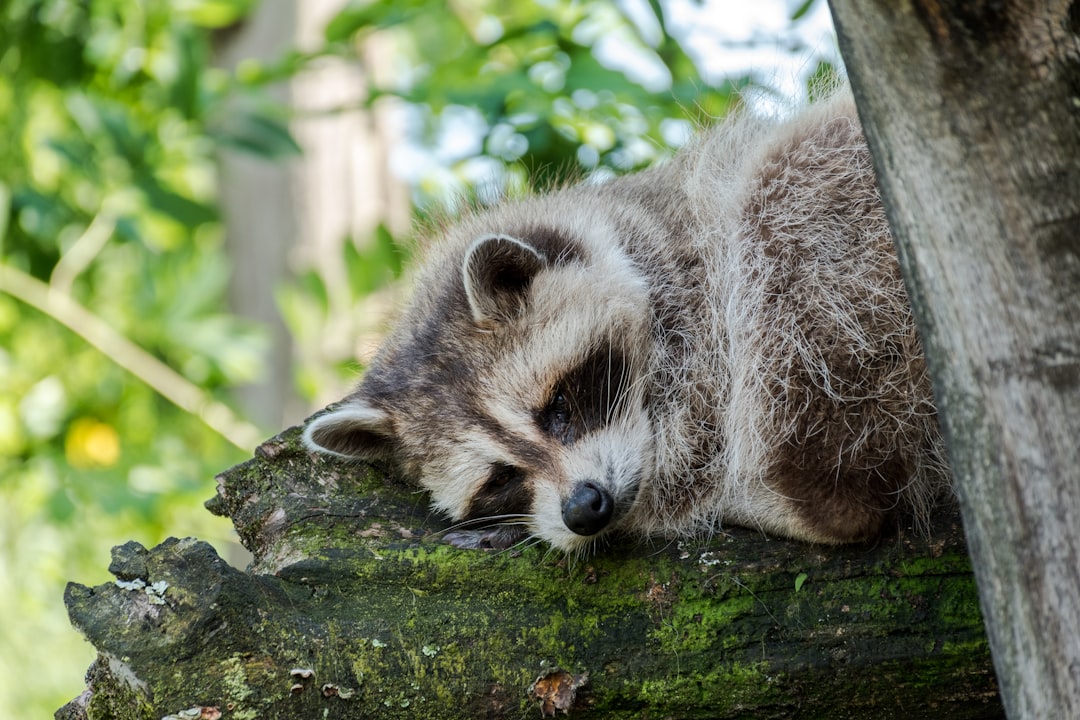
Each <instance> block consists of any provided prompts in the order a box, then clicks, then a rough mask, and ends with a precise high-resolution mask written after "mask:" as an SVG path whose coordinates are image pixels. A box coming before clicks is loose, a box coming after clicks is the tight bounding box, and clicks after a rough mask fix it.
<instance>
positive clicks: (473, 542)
mask: <svg viewBox="0 0 1080 720" xmlns="http://www.w3.org/2000/svg"><path fill="white" fill-rule="evenodd" d="M423 255H424V257H423V261H422V269H421V270H420V272H419V275H418V279H417V283H416V286H415V292H414V297H413V298H412V300H411V304H410V305H409V306H408V307H407V309H406V310H405V311H404V313H403V316H402V317H401V318H400V320H399V324H398V325H397V326H396V329H394V330H393V331H392V332H391V334H390V335H389V337H388V338H387V339H386V341H385V344H384V345H383V346H382V348H381V350H380V351H379V353H378V354H377V356H376V357H375V359H374V360H373V362H372V363H371V365H370V367H369V368H368V369H367V371H366V374H365V375H364V377H363V379H362V381H361V383H360V385H359V386H358V388H357V389H356V390H355V391H354V392H353V393H352V394H351V395H349V396H348V397H347V398H345V399H344V400H343V401H342V402H341V403H339V404H337V405H335V406H332V408H331V409H330V410H329V411H327V412H325V413H323V414H319V415H316V416H315V417H314V418H312V419H311V420H310V421H309V423H308V425H307V427H306V429H305V432H304V440H305V442H306V443H307V445H308V446H309V447H310V448H311V449H312V450H316V451H321V452H327V453H331V454H334V455H339V456H343V457H347V458H357V459H363V460H384V461H390V462H392V463H393V464H394V465H396V467H397V468H398V470H399V471H400V472H401V473H403V474H404V475H405V476H407V477H411V478H415V479H416V480H418V481H419V483H420V484H421V485H422V486H423V487H425V488H426V489H427V490H429V491H430V493H431V499H432V504H433V506H434V508H436V509H437V510H439V511H441V512H442V513H445V514H446V515H448V516H449V517H450V518H452V519H453V520H457V521H462V522H463V523H465V524H469V525H474V526H475V525H487V526H493V529H489V530H484V531H479V533H476V532H473V533H463V534H457V535H454V536H453V537H454V542H455V544H460V545H463V546H496V547H506V546H508V545H509V544H511V543H513V542H516V541H519V540H521V539H524V538H526V537H531V538H539V539H542V540H544V541H546V542H548V543H550V545H552V546H554V547H555V548H558V549H560V550H563V551H566V552H568V553H578V554H583V553H587V552H589V551H591V550H592V549H593V548H594V546H595V544H596V543H597V541H598V540H600V539H602V538H606V537H608V535H609V534H610V533H612V532H620V533H624V534H631V535H636V536H638V537H642V538H645V537H651V536H663V537H672V536H692V535H700V534H708V533H712V532H715V531H716V530H717V529H719V528H721V527H722V525H723V524H733V525H740V526H748V527H751V528H759V529H760V530H762V531H764V532H766V533H770V534H774V535H777V536H782V537H786V538H794V539H798V540H804V541H809V542H814V543H828V544H840V543H851V542H859V541H865V540H868V539H872V538H875V537H876V536H878V535H879V534H880V533H881V532H882V531H883V529H884V528H885V527H887V526H888V525H889V523H890V521H892V520H893V519H895V518H898V517H909V518H915V519H916V520H919V519H923V518H925V517H926V516H927V513H928V511H929V508H930V506H931V503H932V501H933V499H934V498H935V497H936V496H937V495H938V494H939V493H940V492H941V491H942V490H943V488H945V487H946V486H947V484H948V469H947V467H946V462H945V460H944V452H943V444H942V440H941V435H940V432H939V429H938V424H937V419H936V413H935V407H934V402H933V397H932V393H931V387H930V382H929V379H928V376H927V370H926V365H925V362H924V358H923V354H922V351H921V348H920V344H919V339H918V336H917V334H916V329H915V325H914V322H913V318H912V314H911V310H910V307H909V302H908V298H907V296H906V294H905V290H904V286H903V283H902V280H901V277H900V272H899V267H898V263H897V259H896V256H895V251H894V248H893V244H892V240H891V237H890V234H889V229H888V225H887V222H886V218H885V214H884V210H883V208H882V204H881V201H880V198H879V196H878V192H877V189H876V185H875V180H874V174H873V170H872V167H871V162H870V156H869V152H868V150H867V147H866V143H865V140H864V138H863V135H862V131H861V128H860V125H859V122H858V118H857V115H856V112H855V107H854V103H853V101H852V99H851V97H850V94H849V93H848V92H847V91H844V90H842V91H839V92H837V93H836V94H835V95H834V96H833V97H832V98H831V99H830V100H827V101H823V102H821V103H817V104H814V105H811V106H810V107H808V108H806V109H805V110H803V111H802V112H800V113H799V114H797V115H795V116H793V117H791V118H788V119H785V120H767V119H763V118H759V117H755V116H753V115H752V114H750V113H741V114H739V115H738V117H735V118H734V119H732V120H729V121H726V122H723V123H721V124H719V125H718V126H717V127H715V128H713V129H711V130H708V131H705V132H703V133H702V134H701V135H700V137H698V138H697V139H696V140H694V141H692V142H691V143H690V144H689V145H688V146H687V147H685V148H684V149H682V150H681V151H680V152H679V153H678V154H676V155H675V157H674V158H672V159H671V160H670V161H669V162H667V163H665V164H661V165H659V166H656V167H653V168H650V169H647V170H645V171H642V172H640V173H637V174H633V175H628V176H625V177H621V178H618V179H614V180H611V181H608V182H606V183H596V184H589V183H584V184H580V185H577V186H573V187H569V188H564V189H560V190H557V191H554V192H551V193H549V194H546V195H542V196H537V197H531V198H527V199H522V200H517V201H513V202H505V203H504V204H502V205H499V206H496V207H494V208H490V209H485V210H482V211H476V212H473V213H471V214H467V215H466V216H465V217H463V218H461V219H460V221H459V222H456V223H454V224H453V225H452V226H450V227H447V228H444V229H442V231H441V232H440V233H439V237H438V239H437V240H435V241H431V242H429V243H428V245H427V246H426V248H425V250H424V253H423Z"/></svg>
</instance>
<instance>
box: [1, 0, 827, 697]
mask: <svg viewBox="0 0 1080 720" xmlns="http://www.w3.org/2000/svg"><path fill="white" fill-rule="evenodd" d="M814 1H815V0H808V1H807V2H798V3H795V4H794V5H793V6H792V12H791V17H792V22H795V21H797V20H798V19H799V18H800V17H801V16H802V15H803V14H804V13H805V12H806V10H807V8H808V7H809V6H810V5H811V3H813V2H814ZM255 4H256V3H255V0H140V1H139V2H130V1H129V0H7V2H5V3H4V4H2V5H0V128H2V130H3V132H0V583H3V584H4V586H5V587H6V588H7V589H8V590H7V592H6V593H4V594H3V595H2V596H0V613H3V615H4V616H5V617H7V618H8V619H9V620H10V619H13V618H17V619H18V622H4V623H0V650H2V652H0V706H3V707H7V708H15V707H18V708H20V714H25V715H26V716H44V715H46V714H47V713H49V712H51V711H52V710H53V709H55V708H56V707H58V706H59V705H61V704H62V703H63V702H66V701H67V700H68V699H70V698H71V697H73V696H74V695H76V694H78V693H79V692H80V691H81V687H80V679H81V675H82V671H83V669H84V668H85V667H86V666H87V665H88V664H89V662H90V660H91V659H92V658H91V651H90V649H89V647H88V646H87V645H85V643H83V642H82V641H81V640H80V639H79V638H78V637H77V635H76V634H75V633H74V632H72V631H71V630H70V628H69V627H68V626H67V623H66V617H65V615H64V610H63V605H62V588H63V585H64V582H66V581H67V580H69V579H75V580H78V581H79V582H82V583H87V584H93V583H98V582H103V581H106V580H107V579H108V576H107V573H106V571H105V567H106V566H107V564H108V563H107V557H108V555H107V553H108V548H109V547H111V546H112V545H115V544H119V543H121V542H124V541H126V540H128V539H132V538H134V539H137V540H139V541H140V542H142V543H144V544H147V545H150V544H154V543H156V542H158V541H160V540H161V539H163V538H164V537H166V536H168V535H198V536H200V537H203V538H205V539H210V540H217V541H218V542H219V544H220V543H221V542H223V541H225V540H226V538H227V537H228V532H229V528H228V526H227V524H226V523H225V522H224V521H221V520H218V519H215V518H213V517H211V516H210V515H209V514H208V513H206V512H205V511H204V510H203V508H202V501H203V500H205V499H206V498H207V497H208V496H209V495H210V493H211V492H212V481H211V478H212V477H213V475H214V473H215V472H217V471H219V470H221V469H223V468H225V467H228V466H229V465H231V464H233V463H234V462H236V461H240V460H243V459H245V458H246V456H247V455H248V452H247V451H249V450H250V448H251V446H252V445H253V443H254V441H255V440H256V439H257V438H258V436H259V431H257V430H255V429H254V428H252V427H251V426H250V424H248V423H247V422H245V421H244V420H243V419H242V418H239V417H236V415H235V414H234V413H231V411H229V410H228V409H227V408H226V406H225V405H224V404H223V403H225V402H226V401H227V399H228V393H229V390H230V389H232V388H234V387H236V386H237V385H240V384H243V383H247V382H251V381H253V380H255V379H256V378H257V377H258V375H259V372H260V369H261V367H262V365H263V353H264V348H265V342H264V338H263V334H262V333H261V331H260V329H259V328H256V327H252V326H251V325H250V324H247V323H245V322H242V321H241V320H239V319H238V318H236V317H235V316H233V315H231V314H230V313H229V312H228V310H227V307H226V303H225V291H226V288H227V286H228V283H229V277H230V271H229V268H228V263H227V260H226V255H225V252H224V247H223V243H224V232H223V229H222V227H221V223H220V221H219V214H218V208H217V206H216V202H215V198H216V194H217V177H216V167H215V157H216V155H215V154H216V153H217V151H218V150H219V149H220V148H223V147H227V148H231V149H234V150H239V151H243V152H248V153H251V154H254V155H257V156H259V157H262V158H264V159H266V160H267V161H274V160H279V159H281V158H285V157H291V156H294V155H296V154H297V153H298V152H299V147H298V146H297V144H296V142H295V141H294V140H293V138H292V136H291V135H290V133H289V130H288V124H287V121H288V114H287V112H285V111H284V109H283V108H281V107H278V106H276V105H274V104H273V103H272V102H270V101H269V100H268V99H267V97H266V96H265V95H264V89H266V88H267V87H268V86H270V85H272V84H274V83H277V82H281V81H287V80H289V79H291V78H294V77H296V76H297V75H298V74H300V73H302V72H305V71H307V70H309V69H311V68H313V67H316V66H317V65H318V63H319V62H320V61H321V60H323V59H325V58H327V57H336V58H344V59H346V60H349V61H359V62H360V63H364V61H365V55H364V49H365V47H367V43H368V41H369V40H371V39H372V38H374V37H378V38H380V41H381V42H382V41H385V42H386V43H387V44H380V47H383V48H385V47H389V48H392V49H393V53H392V57H391V58H388V59H387V60H388V64H389V65H390V71H389V72H384V73H378V74H372V75H371V76H370V77H372V78H374V81H375V82H374V87H373V89H372V91H371V93H370V95H369V96H368V98H367V99H366V100H365V103H364V105H365V107H366V106H370V105H371V104H374V103H377V102H380V101H381V100H382V99H384V98H387V97H394V98H396V99H397V101H398V103H399V104H400V105H399V107H401V108H404V110H403V111H402V117H403V118H404V122H406V123H407V124H408V127H409V141H410V144H411V146H412V147H413V148H414V150H413V153H414V154H413V156H412V158H413V162H411V163H406V165H413V166H419V165H423V166H424V168H425V169H424V171H423V172H419V171H417V172H411V173H410V177H409V179H410V180H411V181H412V182H413V183H414V195H415V198H416V201H417V204H418V207H419V208H420V210H418V213H419V214H420V215H424V214H425V213H426V212H428V210H429V209H433V208H434V207H435V206H440V205H443V206H444V205H448V204H453V203H454V202H455V201H457V200H459V199H462V198H464V199H467V200H469V201H471V202H480V203H484V202H491V201H493V200H494V199H496V198H497V197H500V196H503V195H506V194H515V193H520V192H525V191H528V190H529V189H531V188H535V187H545V186H547V185H549V184H551V183H553V182H558V181H561V180H564V179H566V178H573V177H578V178H580V177H588V176H596V177H598V178H603V177H605V176H607V175H610V174H613V173H622V172H627V171H631V170H633V169H636V168H639V167H642V166H644V165H647V164H649V163H651V162H654V161H656V160H657V159H659V158H662V157H663V156H665V155H667V154H669V153H670V152H671V151H672V150H673V149H674V148H676V147H677V146H678V145H679V144H681V142H682V141H683V140H684V139H685V138H686V136H687V135H688V134H689V133H690V132H691V130H692V128H693V126H694V125H695V124H697V123H699V122H702V121H706V120H708V119H709V118H711V117H716V116H719V115H722V114H724V113H725V112H727V111H728V110H729V109H730V108H731V107H732V106H733V105H734V104H736V103H737V102H738V101H739V100H738V98H739V91H740V90H741V89H742V88H744V87H745V86H747V85H748V84H749V83H751V82H752V78H751V77H749V76H746V77H740V78H733V79H728V80H724V81H722V82H719V83H716V84H710V83H708V82H706V81H705V80H704V79H703V77H702V75H701V74H700V72H699V70H698V68H697V67H696V66H695V64H694V62H693V61H692V60H691V58H690V56H689V55H688V53H687V52H686V50H685V49H684V47H683V46H682V45H681V44H680V42H679V40H678V39H676V38H674V37H672V36H671V35H670V34H669V33H668V31H667V26H666V15H665V10H664V6H663V5H662V4H661V3H660V2H658V0H649V2H647V3H641V4H640V7H639V8H638V9H639V10H641V9H642V8H644V10H645V11H644V12H636V13H634V14H633V16H631V15H630V14H628V10H627V7H628V5H627V4H624V3H621V2H615V0H588V1H576V2H575V1H571V0H537V2H520V3H517V2H515V3H511V2H504V1H500V0H463V1H462V2H455V3H445V2H435V1H434V0H381V1H377V2H350V3H348V4H346V5H345V6H344V7H343V9H342V10H341V11H340V12H338V13H337V14H336V15H335V16H333V17H332V18H331V19H330V21H329V22H328V24H327V26H326V28H325V34H324V38H323V42H322V46H321V47H317V48H315V49H314V50H311V49H308V50H305V51H303V52H301V51H299V50H296V51H289V52H286V53H284V54H283V55H282V56H281V58H280V59H279V60H278V61H277V62H274V63H266V64H260V63H258V62H255V61H245V62H242V63H241V64H240V65H239V66H238V69H237V71H236V73H235V74H234V75H231V74H229V73H227V72H225V71H223V70H220V69H216V68H214V66H213V63H212V60H213V58H212V55H213V51H212V40H213V33H214V31H215V30H217V29H228V28H229V27H230V26H231V25H232V24H233V23H236V22H238V21H242V20H243V18H244V17H245V16H246V15H247V14H248V13H249V12H250V11H251V10H252V8H253V7H254V5H255ZM614 50H617V51H618V52H614ZM627 56H630V57H632V58H633V59H634V63H636V65H637V67H639V68H645V70H646V72H644V74H640V73H635V71H633V70H628V69H627V66H625V62H626V58H627ZM620 58H621V59H620ZM828 70H829V68H828V67H827V65H824V66H821V67H819V68H818V71H817V72H816V74H824V73H826V72H827V71H828ZM349 109H351V108H340V109H339V110H342V111H346V110H349ZM361 109H362V108H361ZM462 137H464V138H465V141H464V142H463V141H461V139H460V138H462ZM342 247H343V250H342V253H343V255H342V258H341V263H342V267H343V268H344V269H345V275H346V278H347V285H348V288H347V291H348V297H347V298H346V301H345V302H346V304H347V305H352V304H354V303H361V302H363V301H364V300H365V298H369V297H371V296H373V294H377V293H378V292H380V291H383V290H384V289H385V288H386V287H388V286H389V285H391V284H393V283H394V282H395V281H396V280H397V279H398V278H399V277H400V276H401V274H402V272H403V268H404V267H405V263H406V259H407V256H408V252H407V250H406V249H405V247H406V244H405V243H404V242H403V239H402V238H395V237H392V236H391V234H390V232H389V231H388V230H387V229H386V228H385V227H381V226H380V227H379V228H376V229H374V230H373V232H372V235H371V237H368V238H355V239H349V240H348V241H346V242H344V243H343V245H342ZM279 304H280V306H281V309H282V313H283V316H284V317H285V319H286V322H287V324H288V325H289V327H290V329H291V330H292V332H293V333H294V335H295V339H296V341H297V342H298V344H300V345H305V344H307V343H311V344H314V341H315V338H317V337H318V335H319V334H320V333H325V332H326V331H327V328H328V327H329V326H330V324H331V322H332V318H331V317H330V316H331V314H332V307H334V303H332V302H331V300H330V291H329V290H328V288H327V284H326V282H325V279H324V278H322V277H321V276H320V275H319V273H318V272H316V271H315V270H307V271H303V272H300V273H299V274H298V275H297V278H296V280H295V281H294V282H293V283H291V284H289V285H288V286H286V287H283V288H281V289H280V292H279ZM336 362H337V363H338V364H339V365H340V367H339V368H338V369H337V370H338V374H339V375H340V374H341V372H343V368H345V367H348V368H349V371H350V372H354V371H355V370H354V367H353V365H352V363H351V361H350V360H349V359H345V358H338V359H336ZM318 377H320V375H319V373H317V372H313V371H312V368H310V367H305V366H304V365H303V364H301V366H300V367H298V368H297V383H298V386H299V387H300V389H301V391H302V392H303V394H305V395H306V396H307V397H313V396H314V395H315V394H316V393H317V392H318V390H319V388H318V387H317V381H316V378H318ZM166 397H170V398H173V400H175V402H174V401H171V400H167V399H165V398H166ZM180 406H183V407H180ZM208 408H209V409H208ZM208 423H209V424H210V425H213V428H211V427H210V426H209V425H208ZM275 429H276V428H266V429H265V431H266V432H267V433H269V432H270V431H272V430H275ZM238 446H239V447H240V448H243V449H238ZM61 658H64V659H65V660H64V661H63V662H61V661H60V659H61Z"/></svg>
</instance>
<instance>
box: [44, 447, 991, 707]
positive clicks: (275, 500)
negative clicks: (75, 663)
mask: <svg viewBox="0 0 1080 720" xmlns="http://www.w3.org/2000/svg"><path fill="white" fill-rule="evenodd" d="M256 455H257V456H256V458H255V459H254V460H252V461H249V462H248V463H246V464H244V465H241V466H238V467H236V468H234V469H232V470H230V471H228V472H227V473H224V474H223V475H222V476H221V477H220V478H219V487H218V494H217V497H216V498H214V499H213V500H211V501H210V502H209V503H208V505H209V507H210V508H211V510H212V511H213V512H215V513H218V514H223V515H229V516H231V517H232V519H233V521H234V523H235V524H236V527H237V530H238V531H239V533H240V536H241V538H242V540H243V541H244V544H245V545H246V546H247V547H248V548H249V549H250V550H252V552H253V553H254V555H255V560H254V562H253V564H252V566H251V567H250V568H249V569H248V570H247V571H246V572H242V571H240V570H237V569H234V568H231V567H229V566H228V565H227V564H226V563H225V562H223V561H222V560H221V559H220V558H218V557H217V555H216V554H215V553H214V552H213V550H212V549H211V548H210V547H209V546H208V545H206V544H205V543H201V542H197V541H195V540H170V541H167V542H166V543H164V544H162V545H161V546H159V547H157V548H154V549H151V550H146V549H144V548H142V547H139V546H137V545H135V544H133V543H129V544H128V545H126V546H123V547H121V548H117V550H116V551H115V553H114V562H113V565H112V567H111V568H110V570H111V571H112V572H113V573H114V574H115V575H116V576H117V579H118V580H119V581H121V584H113V585H103V586H99V587H97V588H93V589H91V588H87V587H83V586H79V585H74V584H73V585H70V586H69V589H68V592H67V596H66V598H65V599H66V602H67V604H68V608H69V612H70V614H71V617H72V621H73V623H74V624H75V625H76V627H78V628H79V629H80V630H82V631H83V632H84V633H85V634H86V635H87V637H88V638H89V639H90V640H91V641H92V642H93V643H94V645H95V646H96V647H97V648H98V650H99V651H100V653H101V654H100V656H99V659H98V661H97V662H96V663H95V665H94V667H93V668H92V670H91V673H90V686H91V692H90V694H89V695H86V696H83V698H81V699H80V700H79V701H76V702H73V703H72V704H71V705H69V706H67V707H66V708H65V709H64V710H62V711H61V713H60V714H59V715H58V717H63V718H76V717H104V716H108V717H116V718H153V719H154V720H158V718H161V717H165V716H170V717H172V716H175V717H182V716H183V715H181V714H179V713H181V711H187V710H193V709H198V713H208V714H204V715H202V716H204V717H213V716H214V713H216V712H220V713H221V717H225V718H228V717H259V718H295V717H329V718H366V717H379V718H428V717H430V718H439V719H440V720H446V719H452V718H477V717H487V718H520V717H528V716H530V715H532V714H533V713H537V712H539V713H540V714H541V715H543V714H548V715H550V714H554V713H556V712H566V713H568V714H569V715H570V716H571V717H579V718H620V717H626V718H641V717H684V718H686V717H691V718H692V717H709V718H734V717H754V718H772V717H777V718H779V717H783V718H791V717H800V718H803V717H805V718H815V717H821V718H826V717H827V718H845V717H860V718H861V717H867V716H873V717H878V718H889V717H897V718H900V717H902V718H905V720H912V719H914V718H938V717H943V716H947V717H950V718H982V717H1001V708H1000V705H999V704H998V702H997V699H996V688H995V684H994V677H993V672H992V669H991V665H990V656H989V651H988V649H987V645H986V640H985V636H984V633H983V628H982V620H981V617H980V614H979V608H978V601H977V599H976V592H975V585H974V581H973V579H972V576H971V571H970V566H969V563H968V560H967V556H966V552H965V548H964V543H963V536H962V533H961V532H960V530H959V527H958V523H957V520H956V517H955V515H953V514H951V513H945V514H943V515H942V516H941V517H939V518H938V520H937V522H936V524H935V526H934V530H933V536H932V537H931V538H922V537H912V536H909V535H907V534H905V533H900V534H898V535H897V536H895V537H892V538H889V540H888V541H886V542H882V543H880V544H878V545H875V546H872V547H867V546H860V547H850V548H843V549H832V548H821V547H815V546H809V545H806V544H802V543H794V542H784V541H777V540H772V539H768V538H765V537H762V536H761V535H759V534H757V533H754V532H750V531H745V530H733V531H732V532H731V533H730V534H723V535H719V536H717V537H715V538H713V539H712V540H711V541H710V542H708V543H667V544H658V545H656V546H654V547H629V546H613V547H611V548H609V549H608V550H607V551H606V552H604V553H602V554H601V555H599V556H597V557H595V558H593V559H591V560H589V561H587V562H581V563H577V564H574V563H570V562H567V560H566V559H565V558H564V557H562V556H560V555H558V554H556V553H552V552H549V551H548V550H546V549H545V548H542V547H530V548H524V549H522V550H520V551H518V552H502V553H486V552H483V551H469V550H457V549H454V548H452V547H450V546H448V545H446V544H445V543H442V542H441V540H440V534H439V532H438V530H437V529H436V530H434V531H433V530H432V525H433V521H432V519H431V518H430V517H429V515H428V511H427V508H426V498H425V497H424V496H422V495H419V494H417V493H416V492H415V491H414V489H413V488H411V487H408V486H404V485H400V484H397V483H395V482H393V481H392V480H387V479H386V478H385V477H384V476H382V475H381V474H379V473H378V472H376V471H374V470H371V469H370V468H366V467H358V466H350V465H347V464H343V463H340V462H337V461H335V460H331V459H326V458H321V457H320V458H316V457H312V456H311V455H309V454H308V453H307V452H306V451H305V450H304V449H303V447H302V445H301V444H300V442H299V438H298V431H297V430H296V429H293V430H291V431H287V432H286V433H284V434H283V435H281V436H279V437H277V438H275V439H273V440H271V441H269V442H267V443H265V444H263V445H262V446H261V447H260V448H259V450H258V451H257V454H256ZM155 583H156V585H155ZM154 588H158V589H156V590H155V589H154ZM293 671H296V672H293ZM215 708H216V709H215ZM80 713H82V714H80Z"/></svg>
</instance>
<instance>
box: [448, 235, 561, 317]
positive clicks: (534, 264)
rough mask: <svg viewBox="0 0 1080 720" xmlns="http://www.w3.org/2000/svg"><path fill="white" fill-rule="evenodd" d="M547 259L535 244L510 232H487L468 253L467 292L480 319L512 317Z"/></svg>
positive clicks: (466, 261) (475, 242)
mask: <svg viewBox="0 0 1080 720" xmlns="http://www.w3.org/2000/svg"><path fill="white" fill-rule="evenodd" d="M546 264H547V261H546V260H545V259H544V256H543V255H541V254H540V253H539V252H538V251H537V250H536V249H535V248H533V247H532V246H531V245H529V244H528V243H525V242H523V241H521V240H518V239H516V238H512V237H509V236H507V235H484V236H483V237H479V238H477V239H476V240H475V241H473V244H472V245H471V246H470V247H469V250H468V252H466V253H465V263H464V266H463V268H462V270H463V274H464V281H465V294H466V296H468V298H469V306H470V307H471V308H472V315H473V320H475V321H476V322H477V323H486V322H491V321H499V320H508V319H510V318H512V317H513V316H514V315H515V314H516V311H517V310H518V309H519V308H520V307H521V304H522V302H523V301H524V299H525V292H526V291H527V290H528V289H529V285H530V284H531V283H532V281H533V278H534V277H536V274H537V273H539V272H540V271H541V270H542V269H543V268H544V266H545V265H546Z"/></svg>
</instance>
